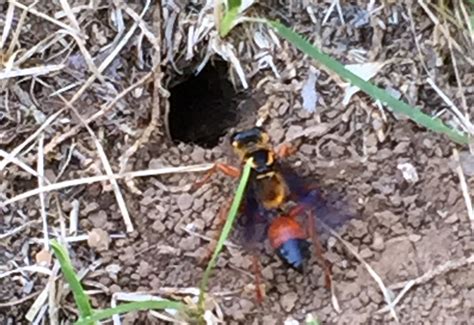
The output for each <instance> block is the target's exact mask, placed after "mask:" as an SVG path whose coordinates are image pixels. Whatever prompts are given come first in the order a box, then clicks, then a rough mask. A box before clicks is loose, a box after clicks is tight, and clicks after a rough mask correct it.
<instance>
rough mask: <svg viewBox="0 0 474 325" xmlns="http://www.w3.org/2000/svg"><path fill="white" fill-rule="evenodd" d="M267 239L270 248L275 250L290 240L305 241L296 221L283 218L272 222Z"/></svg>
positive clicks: (304, 235)
mask: <svg viewBox="0 0 474 325" xmlns="http://www.w3.org/2000/svg"><path fill="white" fill-rule="evenodd" d="M268 238H269V240H270V244H271V245H272V247H273V248H275V249H277V248H279V247H280V246H281V245H283V244H284V243H286V242H287V241H288V240H290V239H306V234H305V232H304V230H303V228H302V227H301V226H300V224H299V223H298V222H297V221H296V220H294V219H292V218H290V217H284V216H283V217H278V218H276V219H275V220H273V221H272V223H271V225H270V227H269V228H268Z"/></svg>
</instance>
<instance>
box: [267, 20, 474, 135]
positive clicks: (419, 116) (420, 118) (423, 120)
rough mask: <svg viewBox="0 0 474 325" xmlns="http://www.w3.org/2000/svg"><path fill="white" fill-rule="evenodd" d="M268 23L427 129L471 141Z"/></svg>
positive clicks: (307, 51)
mask: <svg viewBox="0 0 474 325" xmlns="http://www.w3.org/2000/svg"><path fill="white" fill-rule="evenodd" d="M267 23H268V24H269V25H270V26H272V27H273V28H274V29H275V30H276V31H277V32H278V33H279V34H280V36H282V37H283V38H285V39H286V40H288V41H289V42H290V43H292V44H293V45H294V46H296V47H297V48H298V49H299V50H301V51H302V52H303V53H305V54H307V55H309V56H310V57H312V58H313V59H315V60H316V61H318V62H320V63H321V64H323V65H325V66H326V67H327V68H328V69H330V70H332V71H333V72H335V73H337V74H338V75H339V76H341V77H342V78H344V79H345V80H347V81H348V82H350V83H351V84H353V85H354V86H356V87H358V88H359V89H361V90H362V91H364V92H365V93H367V94H368V95H369V96H371V97H372V98H374V99H378V100H380V101H381V102H382V103H386V104H387V105H388V106H390V107H391V108H392V109H393V110H394V111H395V112H397V113H401V114H404V115H406V116H408V117H409V118H410V119H412V120H413V121H414V122H416V123H418V124H420V125H422V126H424V127H425V128H427V129H430V130H432V131H435V132H440V133H444V134H446V135H447V136H448V137H450V138H451V139H452V140H454V141H456V142H458V143H460V144H468V143H469V139H468V137H467V136H466V135H464V134H462V133H459V132H458V131H456V130H453V129H451V128H449V127H448V126H446V125H445V124H444V123H443V122H442V121H441V120H440V119H439V118H433V117H431V116H429V115H427V114H424V113H423V112H422V111H420V110H419V109H417V108H415V107H411V106H410V105H408V104H406V103H404V102H402V101H400V100H398V99H396V98H394V97H392V96H391V95H390V94H389V93H388V92H386V91H385V90H383V89H381V88H379V87H377V86H375V85H373V84H371V83H370V82H366V81H364V80H363V79H362V78H360V77H358V76H357V75H355V74H354V73H352V72H351V71H349V70H347V69H346V68H345V67H344V65H342V64H341V63H339V62H338V61H336V60H334V59H333V58H331V57H330V56H329V55H327V54H324V53H322V52H321V51H320V50H319V49H317V48H316V47H314V46H313V45H312V44H311V43H310V42H308V41H307V40H305V39H304V38H303V37H302V36H301V35H299V34H298V33H296V32H294V31H293V30H291V29H290V28H288V27H286V26H284V25H283V24H281V23H279V22H276V21H267Z"/></svg>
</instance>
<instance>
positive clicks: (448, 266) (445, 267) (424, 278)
mask: <svg viewBox="0 0 474 325" xmlns="http://www.w3.org/2000/svg"><path fill="white" fill-rule="evenodd" d="M472 263H474V255H471V256H470V257H468V258H461V259H459V260H456V261H448V262H446V263H445V264H442V265H439V266H438V267H436V268H434V269H432V270H430V271H428V272H426V273H425V274H423V275H421V276H419V277H417V278H415V279H412V280H409V281H403V282H399V283H396V284H393V285H391V286H390V288H391V289H394V290H395V289H402V290H401V291H400V293H399V294H398V295H397V297H396V298H395V299H394V300H393V301H392V303H391V304H390V305H388V306H385V307H384V308H382V309H380V310H379V311H377V313H385V312H387V311H388V310H389V307H392V308H394V307H395V305H396V304H397V303H398V302H400V301H401V299H402V298H403V297H404V296H405V295H406V293H407V292H408V291H409V290H410V289H411V288H413V287H414V286H417V285H420V284H423V283H426V282H428V281H430V280H432V279H433V278H435V277H437V276H439V275H441V274H444V273H447V272H450V271H453V270H457V269H459V268H461V267H463V266H466V265H469V264H472Z"/></svg>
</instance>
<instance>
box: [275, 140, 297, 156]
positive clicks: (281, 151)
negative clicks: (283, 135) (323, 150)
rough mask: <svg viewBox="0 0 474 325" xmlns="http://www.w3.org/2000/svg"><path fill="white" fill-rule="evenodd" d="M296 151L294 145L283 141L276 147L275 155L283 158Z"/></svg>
mask: <svg viewBox="0 0 474 325" xmlns="http://www.w3.org/2000/svg"><path fill="white" fill-rule="evenodd" d="M296 151H298V149H296V148H295V147H294V146H292V145H291V144H289V143H283V144H282V145H281V146H280V147H278V149H277V151H276V153H277V156H278V157H280V158H285V157H288V156H291V155H294V154H295V153H296Z"/></svg>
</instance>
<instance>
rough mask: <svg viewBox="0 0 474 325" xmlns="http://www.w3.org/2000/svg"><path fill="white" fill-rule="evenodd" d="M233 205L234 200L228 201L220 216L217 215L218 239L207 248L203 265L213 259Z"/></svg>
mask: <svg viewBox="0 0 474 325" xmlns="http://www.w3.org/2000/svg"><path fill="white" fill-rule="evenodd" d="M231 203H232V198H231V199H229V200H227V202H226V203H225V204H224V205H223V206H222V207H221V209H220V210H219V214H218V215H217V222H216V224H217V229H218V230H219V231H218V232H217V233H216V238H212V240H211V242H210V243H209V244H208V246H207V247H206V253H205V254H204V256H202V258H201V261H200V262H201V264H207V263H208V262H209V260H210V259H211V257H212V254H213V253H214V251H215V250H216V246H217V241H218V240H219V236H220V235H221V232H222V228H224V224H225V221H226V219H227V213H228V212H229V209H230V204H231Z"/></svg>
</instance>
